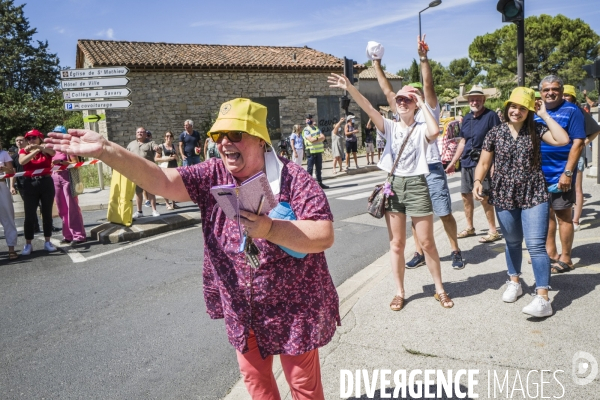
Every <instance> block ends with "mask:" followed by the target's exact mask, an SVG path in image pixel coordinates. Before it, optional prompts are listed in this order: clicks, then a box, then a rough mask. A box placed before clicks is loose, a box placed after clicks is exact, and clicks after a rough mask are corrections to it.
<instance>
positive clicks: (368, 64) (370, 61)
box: [363, 60, 385, 71]
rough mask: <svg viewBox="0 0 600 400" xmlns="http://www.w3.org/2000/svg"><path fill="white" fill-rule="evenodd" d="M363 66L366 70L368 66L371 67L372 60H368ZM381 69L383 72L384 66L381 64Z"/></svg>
mask: <svg viewBox="0 0 600 400" xmlns="http://www.w3.org/2000/svg"><path fill="white" fill-rule="evenodd" d="M363 65H364V66H365V67H367V68H369V67H370V66H372V65H373V60H369V61H367V62H364V63H363ZM381 69H383V70H384V71H385V64H381Z"/></svg>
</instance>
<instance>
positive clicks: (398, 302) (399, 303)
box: [390, 296, 404, 311]
mask: <svg viewBox="0 0 600 400" xmlns="http://www.w3.org/2000/svg"><path fill="white" fill-rule="evenodd" d="M402 308H404V298H403V297H400V296H394V298H393V299H392V302H391V303H390V309H391V310H392V311H400V310H402Z"/></svg>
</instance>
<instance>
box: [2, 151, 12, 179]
mask: <svg viewBox="0 0 600 400" xmlns="http://www.w3.org/2000/svg"><path fill="white" fill-rule="evenodd" d="M8 162H10V163H12V158H10V155H9V154H8V152H7V151H5V150H0V163H4V165H6V163H8ZM13 166H14V165H13ZM0 174H4V172H0Z"/></svg>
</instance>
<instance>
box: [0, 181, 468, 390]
mask: <svg viewBox="0 0 600 400" xmlns="http://www.w3.org/2000/svg"><path fill="white" fill-rule="evenodd" d="M383 177H384V175H383V174H382V173H380V172H371V173H368V174H361V175H353V176H347V177H344V178H339V179H335V180H331V181H329V182H328V184H330V186H331V188H330V189H328V190H327V191H326V193H327V194H328V198H329V201H330V205H331V208H332V211H333V214H334V218H335V223H334V227H335V235H336V240H335V244H334V246H333V247H332V248H331V249H329V250H328V251H327V252H326V255H327V260H328V264H329V268H330V271H331V274H332V277H333V280H334V282H335V284H336V285H339V284H341V283H343V282H344V281H345V280H346V279H347V278H349V277H350V276H352V275H354V274H355V273H356V272H358V271H359V270H361V269H362V268H364V267H365V266H367V265H368V264H370V263H371V262H372V261H374V260H376V259H377V258H379V257H380V256H381V255H383V254H384V253H385V252H387V249H388V240H387V229H386V228H385V222H384V221H382V220H375V219H373V218H372V217H370V216H368V215H365V214H364V213H365V205H366V197H367V196H368V193H369V192H370V190H371V187H372V186H373V185H374V184H376V183H379V182H380V181H382V180H383ZM457 179H458V178H452V179H451V188H452V189H451V192H457V190H458V187H456V186H452V185H453V183H452V181H453V180H454V181H456V180H457ZM454 185H456V184H455V183H454ZM458 196H459V195H458ZM454 199H455V200H457V199H458V197H457V194H455V195H454ZM191 207H192V206H190V208H191ZM453 207H454V208H455V209H457V210H458V209H461V208H462V205H461V204H460V201H459V200H458V201H456V202H454V204H453ZM188 210H189V209H188ZM161 211H162V210H161ZM182 211H186V209H185V208H184V209H183V210H182ZM84 217H85V222H86V227H87V228H91V227H92V226H94V225H96V224H98V223H99V222H101V221H102V219H103V218H104V217H105V212H103V211H98V212H86V213H85V216H84ZM17 224H18V225H21V226H22V221H17ZM56 225H57V226H60V222H59V221H58V220H57V223H56ZM459 228H460V227H459ZM54 238H56V239H58V240H60V239H61V236H60V233H57V234H56V235H55V236H54ZM21 240H22V239H21ZM41 245H42V242H41V240H40V239H36V241H35V242H34V249H40V248H41ZM202 248H203V243H202V237H201V232H200V229H199V228H198V227H193V228H188V229H186V230H182V231H174V232H169V233H168V234H164V235H160V236H157V237H153V238H149V239H144V240H140V241H138V242H133V243H120V244H113V245H99V244H97V243H94V242H90V243H88V244H85V245H81V246H78V247H76V248H75V250H76V252H77V253H78V254H80V255H81V256H83V257H85V258H86V261H85V262H80V263H74V262H73V257H69V256H68V255H66V254H65V253H63V252H60V253H54V254H50V255H49V254H47V253H45V252H44V251H34V252H33V253H32V255H31V256H29V257H21V258H20V260H19V261H18V262H17V263H11V264H8V263H5V262H4V261H1V262H3V264H0V265H1V266H0V393H1V395H0V397H1V398H2V399H16V398H27V399H32V398H65V399H75V398H77V399H81V398H102V399H117V398H118V399H192V398H195V399H221V398H223V397H224V396H225V395H226V393H227V392H228V390H229V389H230V388H231V387H232V386H233V385H234V384H235V382H236V381H237V380H238V379H239V372H238V369H237V362H236V359H235V352H234V350H233V348H232V347H231V346H230V345H229V343H228V342H227V338H226V335H225V329H224V326H223V322H222V320H216V321H214V320H211V319H210V318H208V316H207V314H206V312H205V305H204V300H203V297H202V277H201V263H202V257H203V251H202ZM5 251H6V245H5V243H4V241H3V240H2V243H1V244H0V252H5Z"/></svg>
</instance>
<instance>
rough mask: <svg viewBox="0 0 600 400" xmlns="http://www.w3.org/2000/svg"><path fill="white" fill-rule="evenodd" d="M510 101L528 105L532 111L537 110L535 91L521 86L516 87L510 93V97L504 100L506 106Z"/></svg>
mask: <svg viewBox="0 0 600 400" xmlns="http://www.w3.org/2000/svg"><path fill="white" fill-rule="evenodd" d="M508 103H515V104H518V105H520V106H523V107H526V108H527V109H529V110H530V111H535V91H534V90H533V89H529V88H526V87H521V86H519V87H517V88H514V89H513V91H512V93H511V94H510V98H509V99H508V100H506V101H505V102H504V107H506V106H507V105H508Z"/></svg>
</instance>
